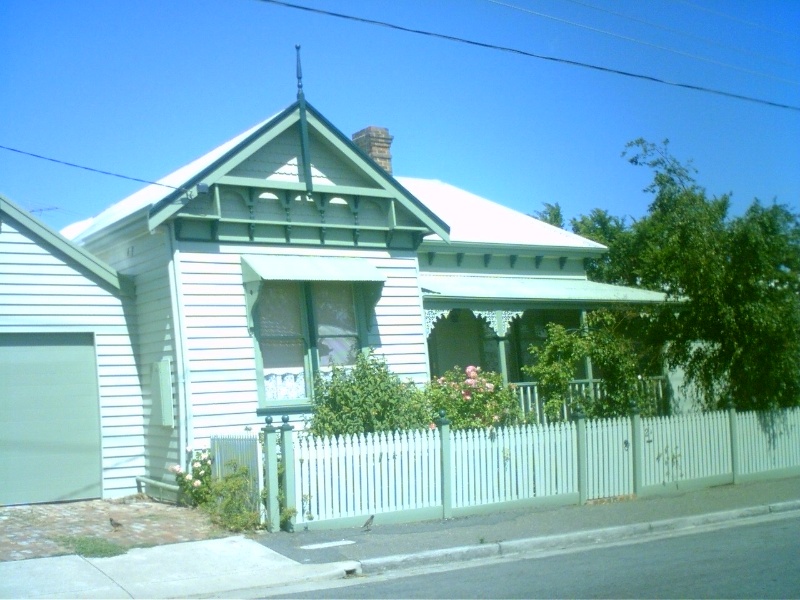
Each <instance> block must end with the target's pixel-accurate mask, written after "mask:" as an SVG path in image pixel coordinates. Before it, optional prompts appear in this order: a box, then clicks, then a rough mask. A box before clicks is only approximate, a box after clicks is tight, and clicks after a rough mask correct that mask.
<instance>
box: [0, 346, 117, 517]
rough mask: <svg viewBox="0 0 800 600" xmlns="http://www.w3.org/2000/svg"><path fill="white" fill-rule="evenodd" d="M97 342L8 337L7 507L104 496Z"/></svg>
mask: <svg viewBox="0 0 800 600" xmlns="http://www.w3.org/2000/svg"><path fill="white" fill-rule="evenodd" d="M97 386H98V382H97V359H96V353H95V347H94V336H93V335H92V334H85V333H10V334H9V333H0V505H7V504H27V503H32V502H55V501H59V500H80V499H86V498H99V497H100V496H101V495H102V473H101V468H102V465H101V462H102V455H101V437H100V406H99V401H98V389H97Z"/></svg>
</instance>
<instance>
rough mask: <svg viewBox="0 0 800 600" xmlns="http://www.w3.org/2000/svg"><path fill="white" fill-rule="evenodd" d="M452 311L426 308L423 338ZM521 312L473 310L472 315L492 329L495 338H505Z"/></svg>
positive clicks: (449, 309) (428, 335)
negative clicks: (512, 322)
mask: <svg viewBox="0 0 800 600" xmlns="http://www.w3.org/2000/svg"><path fill="white" fill-rule="evenodd" d="M452 311H453V309H451V308H426V309H425V337H426V338H427V337H430V335H431V333H432V332H433V328H434V327H435V326H436V322H437V321H438V320H439V319H441V318H442V317H445V318H446V317H447V316H449V315H450V313H451V312H452ZM522 313H523V311H521V310H473V311H472V314H474V315H475V316H476V317H478V318H480V319H483V320H484V321H486V323H487V324H488V325H489V327H491V328H492V331H494V333H495V335H496V336H497V337H500V338H502V337H505V335H506V333H507V332H508V327H509V325H510V324H511V321H513V320H514V319H515V318H517V317H521V316H522Z"/></svg>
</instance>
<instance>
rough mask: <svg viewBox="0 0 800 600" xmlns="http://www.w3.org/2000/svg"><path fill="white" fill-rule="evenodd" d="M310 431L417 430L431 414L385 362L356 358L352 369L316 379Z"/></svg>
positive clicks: (412, 388) (338, 369) (365, 356)
mask: <svg viewBox="0 0 800 600" xmlns="http://www.w3.org/2000/svg"><path fill="white" fill-rule="evenodd" d="M314 389H315V394H314V400H313V403H312V417H311V422H310V424H309V431H310V432H311V433H312V434H314V435H318V436H323V435H328V436H329V435H350V434H357V433H371V432H375V431H397V430H406V429H421V428H423V427H425V426H427V425H428V424H429V423H430V421H431V416H432V415H431V412H430V409H429V408H428V407H427V406H426V404H425V402H424V397H423V395H422V394H421V393H420V391H419V390H418V389H417V388H416V387H415V386H414V384H413V383H410V382H404V381H401V380H400V378H399V377H398V376H397V375H396V374H394V373H392V372H391V371H390V370H389V367H388V366H387V365H386V362H385V361H384V360H383V358H380V357H378V356H375V355H374V354H372V353H370V354H360V355H359V356H358V358H357V359H356V364H355V366H353V367H352V368H350V369H345V368H343V367H338V366H334V367H333V370H332V372H331V373H330V375H328V376H318V377H317V381H316V384H315V387H314Z"/></svg>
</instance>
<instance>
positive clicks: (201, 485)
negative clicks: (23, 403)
mask: <svg viewBox="0 0 800 600" xmlns="http://www.w3.org/2000/svg"><path fill="white" fill-rule="evenodd" d="M212 461H213V459H212V457H211V453H210V452H209V451H208V450H196V451H195V452H194V453H193V455H192V460H191V461H190V462H189V465H190V466H191V471H188V470H187V471H184V470H183V468H182V467H181V466H180V465H173V466H171V467H170V468H169V470H170V472H172V473H174V474H175V482H176V483H177V484H178V488H179V489H180V492H179V493H178V503H179V504H185V505H187V506H201V505H203V504H205V503H206V502H208V501H209V500H210V499H211V464H212Z"/></svg>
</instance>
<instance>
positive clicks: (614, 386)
mask: <svg viewBox="0 0 800 600" xmlns="http://www.w3.org/2000/svg"><path fill="white" fill-rule="evenodd" d="M620 318H621V317H619V316H617V315H614V314H612V313H610V312H608V311H606V310H599V311H594V312H591V313H589V314H588V315H587V327H585V328H581V329H579V330H576V331H568V330H567V329H565V328H564V327H563V326H561V325H558V324H556V323H548V324H547V340H546V341H545V343H544V345H543V346H542V347H541V348H537V347H535V346H531V347H530V353H531V354H532V355H533V357H534V359H535V363H534V364H533V365H532V366H526V367H523V370H524V371H525V372H526V373H528V374H530V375H531V377H532V379H533V380H534V381H536V382H537V383H538V386H539V395H540V396H541V397H542V398H544V400H545V403H544V411H545V414H546V415H547V417H548V418H549V419H551V420H557V419H559V418H561V417H562V416H563V415H562V413H561V408H562V406H563V405H564V404H566V405H567V406H568V408H569V409H570V410H575V409H576V408H578V407H580V408H581V409H582V410H583V412H584V413H585V414H586V416H587V417H589V418H605V417H614V416H623V415H627V414H629V412H630V409H631V406H632V405H633V404H634V403H635V402H636V401H637V400H639V395H640V390H639V381H640V380H641V379H642V377H641V375H640V373H639V369H640V367H639V365H638V364H637V357H638V355H639V352H638V351H637V349H636V347H635V344H634V342H633V341H632V340H631V339H630V338H629V337H627V336H626V335H625V334H624V331H621V329H622V327H621V323H620ZM587 356H588V357H591V359H592V364H593V365H594V366H595V367H596V368H597V370H598V371H599V372H602V374H603V388H602V393H601V394H599V395H597V396H596V397H594V398H592V397H590V396H578V397H576V396H573V395H572V394H570V390H569V386H570V381H572V380H573V379H574V377H575V367H576V365H577V364H578V363H579V361H581V360H584V359H585V358H586V357H587ZM654 406H655V405H654V404H653V403H652V402H650V403H646V404H645V406H643V407H641V408H643V409H644V408H645V407H647V410H643V414H646V415H647V416H649V415H650V414H652V413H653V412H654Z"/></svg>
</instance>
